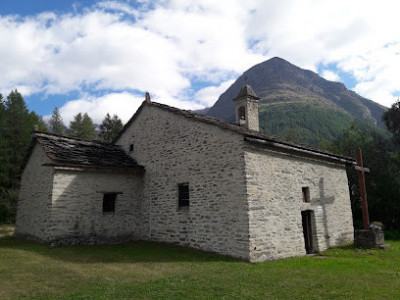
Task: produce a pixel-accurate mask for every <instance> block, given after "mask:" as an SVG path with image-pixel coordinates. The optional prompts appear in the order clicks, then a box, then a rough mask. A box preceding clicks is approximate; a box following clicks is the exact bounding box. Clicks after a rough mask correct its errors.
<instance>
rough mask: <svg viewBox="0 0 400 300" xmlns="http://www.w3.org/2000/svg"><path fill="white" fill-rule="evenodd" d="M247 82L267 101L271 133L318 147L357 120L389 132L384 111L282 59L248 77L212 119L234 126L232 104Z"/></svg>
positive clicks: (263, 108)
mask: <svg viewBox="0 0 400 300" xmlns="http://www.w3.org/2000/svg"><path fill="white" fill-rule="evenodd" d="M245 82H247V84H250V85H251V86H252V88H253V89H254V91H255V92H256V93H257V95H258V96H259V97H260V98H261V99H260V127H261V130H262V131H264V132H266V133H269V134H275V135H281V136H284V137H287V136H289V137H290V136H293V135H294V136H296V139H297V140H298V141H300V142H305V143H309V144H317V143H318V142H320V141H321V140H324V139H333V138H335V137H336V136H337V135H338V134H339V133H340V132H341V130H343V129H344V128H346V127H348V126H349V125H350V124H351V122H352V121H353V120H354V119H356V120H358V122H360V123H362V124H367V125H366V126H370V125H371V124H373V125H376V126H379V127H381V128H385V127H384V124H383V122H382V120H381V116H382V113H383V112H384V110H385V107H384V106H382V105H380V104H378V103H375V102H373V101H371V100H368V99H366V98H363V97H361V96H360V95H358V94H356V93H355V92H353V91H351V90H349V89H347V88H346V87H345V86H344V85H343V84H342V83H339V82H332V81H328V80H325V79H324V78H322V77H320V76H319V75H318V74H316V73H314V72H311V71H308V70H303V69H301V68H299V67H296V66H294V65H292V64H290V63H289V62H287V61H285V60H283V59H281V58H278V57H275V58H272V59H270V60H268V61H265V62H263V63H261V64H258V65H256V66H254V67H252V68H250V69H249V70H247V71H246V72H244V73H243V75H242V76H240V77H239V78H238V79H237V80H236V81H235V82H234V83H233V84H232V85H231V86H230V87H229V88H228V89H227V90H226V91H225V92H224V93H223V94H222V95H221V96H220V97H219V99H218V101H217V102H216V103H215V104H214V106H212V107H211V108H210V110H209V111H208V112H207V113H206V114H207V115H209V116H213V117H216V118H219V119H223V120H226V121H230V122H233V121H234V119H235V116H234V105H233V102H232V99H233V98H235V97H236V95H237V94H238V93H239V90H240V88H241V87H242V86H243V85H244V84H245ZM373 125H371V126H372V127H375V126H373Z"/></svg>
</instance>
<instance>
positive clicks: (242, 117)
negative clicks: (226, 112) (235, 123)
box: [238, 106, 246, 120]
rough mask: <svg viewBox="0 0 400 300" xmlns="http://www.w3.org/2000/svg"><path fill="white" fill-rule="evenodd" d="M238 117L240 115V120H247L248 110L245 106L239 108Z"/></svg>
mask: <svg viewBox="0 0 400 300" xmlns="http://www.w3.org/2000/svg"><path fill="white" fill-rule="evenodd" d="M238 115H239V120H246V110H245V108H244V106H241V107H239V109H238Z"/></svg>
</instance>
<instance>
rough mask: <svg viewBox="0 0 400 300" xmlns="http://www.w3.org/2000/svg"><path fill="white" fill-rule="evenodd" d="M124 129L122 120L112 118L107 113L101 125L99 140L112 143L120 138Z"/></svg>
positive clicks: (115, 116)
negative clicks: (119, 135)
mask: <svg viewBox="0 0 400 300" xmlns="http://www.w3.org/2000/svg"><path fill="white" fill-rule="evenodd" d="M122 128H123V124H122V121H121V119H120V118H118V116H117V115H114V116H113V117H112V118H111V117H110V114H108V113H107V115H106V117H105V118H104V120H103V122H102V123H101V125H100V133H99V138H100V140H101V141H103V142H106V143H111V142H112V141H113V140H114V139H115V138H116V137H117V136H118V134H119V133H120V131H121V130H122Z"/></svg>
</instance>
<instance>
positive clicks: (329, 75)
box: [321, 70, 340, 81]
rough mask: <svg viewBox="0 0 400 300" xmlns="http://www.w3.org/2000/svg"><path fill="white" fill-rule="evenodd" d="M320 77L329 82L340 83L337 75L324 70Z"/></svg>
mask: <svg viewBox="0 0 400 300" xmlns="http://www.w3.org/2000/svg"><path fill="white" fill-rule="evenodd" d="M321 76H322V77H324V78H325V79H326V80H330V81H340V77H339V75H338V74H337V73H335V72H333V71H329V70H324V71H323V72H322V74H321Z"/></svg>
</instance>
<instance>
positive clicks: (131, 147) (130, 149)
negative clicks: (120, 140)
mask: <svg viewBox="0 0 400 300" xmlns="http://www.w3.org/2000/svg"><path fill="white" fill-rule="evenodd" d="M129 151H130V152H132V151H133V144H130V145H129Z"/></svg>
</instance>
